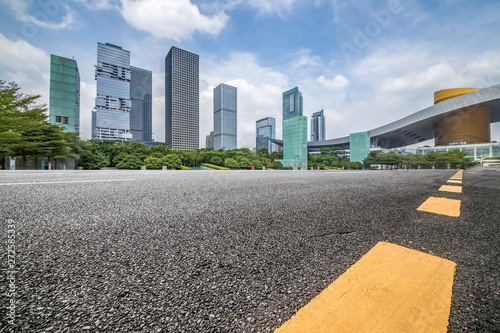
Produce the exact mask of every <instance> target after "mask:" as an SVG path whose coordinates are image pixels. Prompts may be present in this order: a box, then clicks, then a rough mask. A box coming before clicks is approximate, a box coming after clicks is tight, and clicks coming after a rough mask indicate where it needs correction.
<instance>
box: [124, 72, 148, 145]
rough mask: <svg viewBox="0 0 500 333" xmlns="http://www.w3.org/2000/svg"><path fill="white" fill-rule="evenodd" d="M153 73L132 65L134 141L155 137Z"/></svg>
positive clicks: (131, 111) (131, 123)
mask: <svg viewBox="0 0 500 333" xmlns="http://www.w3.org/2000/svg"><path fill="white" fill-rule="evenodd" d="M152 90H153V73H152V72H151V71H148V70H146V69H142V68H137V67H133V66H130V99H131V101H132V104H131V105H132V107H131V108H130V132H131V133H132V141H152V139H153V123H152V113H153V100H152Z"/></svg>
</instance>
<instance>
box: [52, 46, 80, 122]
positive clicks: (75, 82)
mask: <svg viewBox="0 0 500 333" xmlns="http://www.w3.org/2000/svg"><path fill="white" fill-rule="evenodd" d="M49 121H50V123H52V124H58V125H64V127H65V128H66V131H67V132H80V74H79V72H78V65H77V64H76V60H74V59H68V58H63V57H59V56H56V55H53V54H51V55H50V92H49Z"/></svg>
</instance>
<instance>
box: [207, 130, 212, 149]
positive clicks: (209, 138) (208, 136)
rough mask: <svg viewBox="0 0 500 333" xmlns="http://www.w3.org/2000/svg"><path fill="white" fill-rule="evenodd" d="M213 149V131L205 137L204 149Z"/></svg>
mask: <svg viewBox="0 0 500 333" xmlns="http://www.w3.org/2000/svg"><path fill="white" fill-rule="evenodd" d="M213 147H214V131H210V134H209V135H207V137H206V139H205V148H213Z"/></svg>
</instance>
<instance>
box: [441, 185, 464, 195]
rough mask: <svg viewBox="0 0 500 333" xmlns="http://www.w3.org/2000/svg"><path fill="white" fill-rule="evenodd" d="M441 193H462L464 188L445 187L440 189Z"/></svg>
mask: <svg viewBox="0 0 500 333" xmlns="http://www.w3.org/2000/svg"><path fill="white" fill-rule="evenodd" d="M439 190H440V191H445V192H454V193H462V186H453V185H443V186H441V187H440V188H439Z"/></svg>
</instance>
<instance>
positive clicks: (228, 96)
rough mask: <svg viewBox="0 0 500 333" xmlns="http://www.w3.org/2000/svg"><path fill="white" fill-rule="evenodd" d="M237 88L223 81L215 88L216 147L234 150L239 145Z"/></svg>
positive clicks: (217, 148) (216, 148)
mask: <svg viewBox="0 0 500 333" xmlns="http://www.w3.org/2000/svg"><path fill="white" fill-rule="evenodd" d="M237 110H238V96H237V88H236V87H233V86H229V85H227V84H224V83H221V84H219V85H218V86H217V87H215V88H214V149H215V150H219V149H222V150H232V149H236V148H237V147H236V145H237V140H238V137H237V116H238V115H237Z"/></svg>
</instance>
